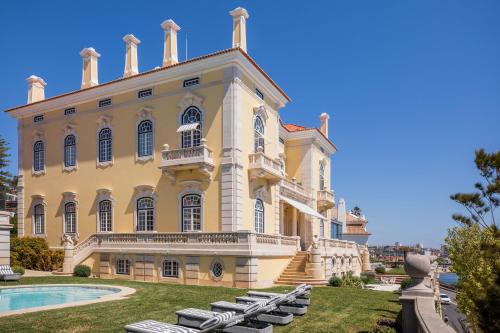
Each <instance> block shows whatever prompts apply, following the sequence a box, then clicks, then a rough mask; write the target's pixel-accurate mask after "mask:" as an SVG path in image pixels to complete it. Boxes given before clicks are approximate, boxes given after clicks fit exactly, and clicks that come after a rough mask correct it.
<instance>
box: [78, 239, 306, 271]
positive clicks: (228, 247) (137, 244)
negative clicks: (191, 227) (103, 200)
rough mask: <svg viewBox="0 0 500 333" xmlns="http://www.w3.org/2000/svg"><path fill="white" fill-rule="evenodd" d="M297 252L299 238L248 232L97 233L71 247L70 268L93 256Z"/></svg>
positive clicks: (285, 254) (274, 253)
mask: <svg viewBox="0 0 500 333" xmlns="http://www.w3.org/2000/svg"><path fill="white" fill-rule="evenodd" d="M298 249H300V238H299V237H289V236H281V235H268V234H259V233H254V232H249V231H238V232H172V233H163V232H149V233H103V234H100V233H98V234H93V235H91V236H90V237H89V238H87V239H85V240H84V241H83V242H81V243H79V244H78V245H76V246H75V247H74V249H73V258H74V260H73V264H75V265H76V264H78V263H79V262H81V261H82V260H84V259H85V258H86V257H88V256H89V255H90V254H91V253H92V252H116V251H119V252H126V253H166V252H168V253H169V254H179V255H180V254H190V255H203V254H207V253H213V254H220V255H236V256H238V255H241V256H249V255H256V256H280V255H282V256H291V255H294V254H295V253H296V251H297V250H298Z"/></svg>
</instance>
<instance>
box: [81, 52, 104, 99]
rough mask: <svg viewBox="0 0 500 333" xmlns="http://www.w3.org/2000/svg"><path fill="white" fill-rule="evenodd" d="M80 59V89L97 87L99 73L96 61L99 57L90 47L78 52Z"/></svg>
mask: <svg viewBox="0 0 500 333" xmlns="http://www.w3.org/2000/svg"><path fill="white" fill-rule="evenodd" d="M80 56H81V57H82V61H83V67H82V86H81V88H82V89H85V88H89V87H93V86H97V85H98V84H99V72H98V68H97V60H98V59H99V58H100V57H101V55H100V54H99V53H97V52H96V51H95V50H94V49H93V48H92V47H87V48H84V49H83V50H82V51H81V52H80Z"/></svg>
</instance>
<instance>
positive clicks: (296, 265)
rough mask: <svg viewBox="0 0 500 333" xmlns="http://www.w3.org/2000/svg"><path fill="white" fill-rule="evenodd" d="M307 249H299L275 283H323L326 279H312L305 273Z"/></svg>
mask: <svg viewBox="0 0 500 333" xmlns="http://www.w3.org/2000/svg"><path fill="white" fill-rule="evenodd" d="M306 263H307V251H299V252H297V254H296V255H295V257H293V259H292V260H291V261H290V263H289V264H288V266H287V267H286V268H285V270H284V271H283V273H281V275H280V277H279V278H278V279H277V280H276V281H275V283H276V284H287V285H296V284H301V283H307V284H310V285H325V284H326V283H327V281H325V280H318V279H314V278H313V277H312V276H310V275H308V274H307V273H306Z"/></svg>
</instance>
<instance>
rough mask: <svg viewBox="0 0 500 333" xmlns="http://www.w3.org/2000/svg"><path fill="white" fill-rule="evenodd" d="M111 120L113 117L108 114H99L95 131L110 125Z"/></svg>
mask: <svg viewBox="0 0 500 333" xmlns="http://www.w3.org/2000/svg"><path fill="white" fill-rule="evenodd" d="M111 120H113V117H111V116H109V115H106V114H103V115H100V116H99V118H97V125H98V129H97V131H99V130H100V129H101V128H104V127H110V126H111Z"/></svg>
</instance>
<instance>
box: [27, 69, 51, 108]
mask: <svg viewBox="0 0 500 333" xmlns="http://www.w3.org/2000/svg"><path fill="white" fill-rule="evenodd" d="M26 81H28V104H29V103H34V102H38V101H42V100H44V99H45V86H46V85H47V83H45V81H44V80H43V79H42V78H41V77H38V76H35V75H31V76H30V77H29V78H27V79H26Z"/></svg>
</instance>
